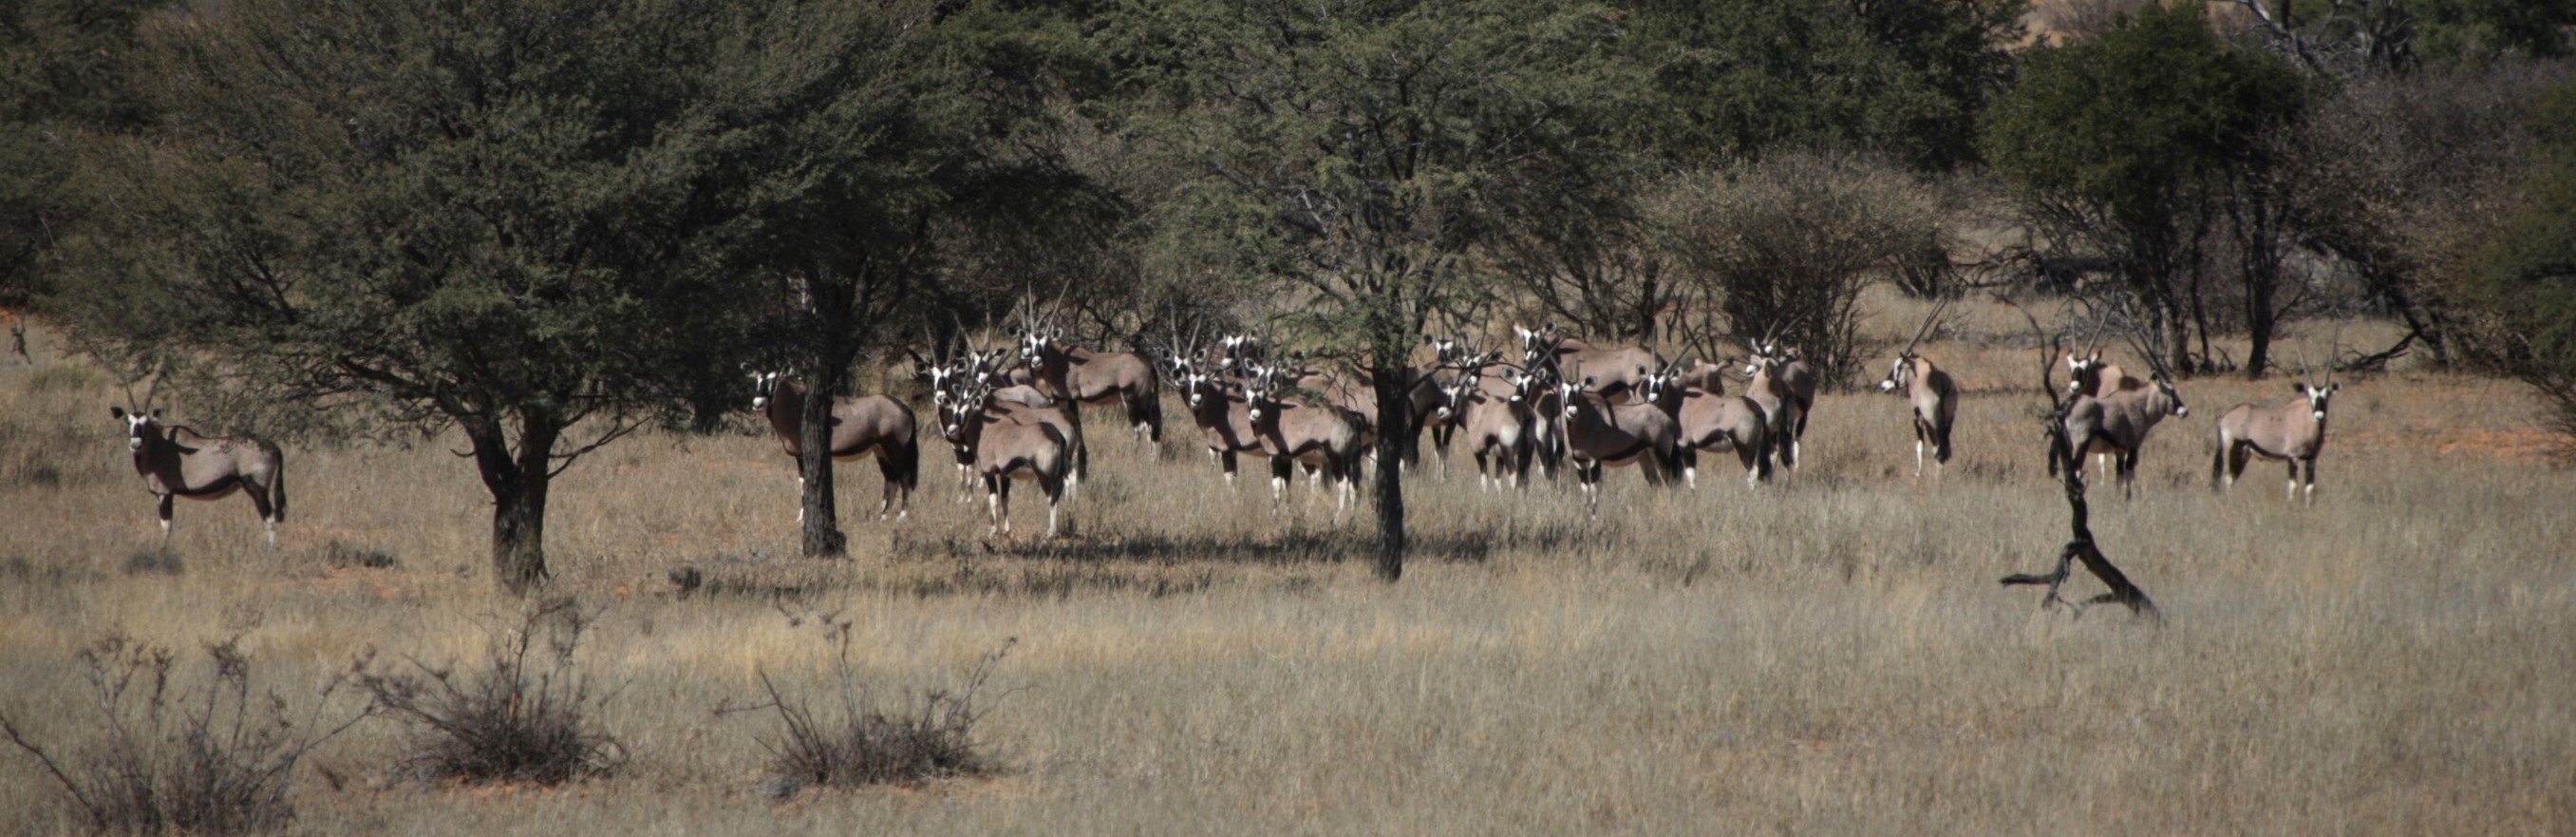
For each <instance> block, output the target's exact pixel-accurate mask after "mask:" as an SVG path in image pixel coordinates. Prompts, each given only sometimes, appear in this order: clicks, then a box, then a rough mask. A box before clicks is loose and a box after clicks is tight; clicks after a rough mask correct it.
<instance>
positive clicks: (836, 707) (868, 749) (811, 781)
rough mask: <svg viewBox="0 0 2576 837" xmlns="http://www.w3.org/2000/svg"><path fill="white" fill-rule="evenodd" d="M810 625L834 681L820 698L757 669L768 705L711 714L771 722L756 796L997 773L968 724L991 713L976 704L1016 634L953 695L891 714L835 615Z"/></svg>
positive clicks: (927, 697)
mask: <svg viewBox="0 0 2576 837" xmlns="http://www.w3.org/2000/svg"><path fill="white" fill-rule="evenodd" d="M790 619H791V621H796V622H802V621H804V617H795V616H791V617H790ZM815 621H816V622H818V623H819V624H820V626H821V628H822V637H823V642H824V643H825V644H827V645H829V646H830V647H831V649H832V653H833V666H832V675H833V679H832V681H831V682H830V683H827V684H825V685H824V686H823V688H822V689H820V690H819V691H820V692H821V694H820V695H818V696H811V697H809V696H799V695H792V694H789V693H788V692H787V691H786V690H783V689H780V688H779V687H778V683H777V682H776V681H774V680H772V679H770V677H769V673H768V672H767V671H763V672H761V673H760V687H761V690H762V691H763V693H764V694H765V696H766V698H767V699H766V700H764V701H762V702H760V703H756V704H750V705H746V706H734V705H727V706H720V707H717V709H716V712H717V714H719V715H723V714H732V713H737V712H764V711H765V712H770V713H774V714H775V715H776V716H777V718H778V721H779V735H778V736H777V737H776V738H774V739H763V740H761V741H760V746H761V747H762V748H763V749H766V750H768V751H769V756H770V758H769V774H770V775H769V778H768V779H767V780H766V781H764V782H763V783H762V785H761V790H762V792H763V793H765V794H767V795H769V796H771V797H775V798H786V797H791V796H794V795H796V794H797V793H798V792H799V791H802V790H804V789H805V788H807V787H812V786H821V787H831V788H854V787H864V786H867V785H883V784H905V783H914V782H924V781H929V780H933V779H946V778H954V777H959V776H979V775H985V774H989V773H991V772H993V771H995V770H997V769H998V768H999V767H1000V765H999V764H998V763H997V762H996V761H995V760H994V759H993V757H992V756H991V755H989V754H988V753H987V752H985V747H984V745H983V744H982V743H981V742H978V741H977V740H976V739H975V725H976V723H978V722H979V721H981V720H983V718H984V714H985V712H987V711H988V705H987V704H983V703H978V699H979V698H980V697H981V696H982V695H983V694H984V689H985V686H986V684H988V683H989V682H990V681H991V680H992V677H993V670H994V668H996V667H997V666H999V665H1000V664H1001V662H1002V658H1003V656H1005V655H1007V654H1009V653H1010V651H1011V647H1012V646H1013V645H1016V644H1017V643H1018V642H1019V640H1018V638H1016V637H1015V638H1012V639H1009V640H1005V641H1004V642H1003V643H1002V646H1001V647H1000V648H996V649H994V650H992V651H991V652H988V653H986V654H985V655H984V656H983V657H982V658H980V659H978V660H977V661H976V663H975V665H974V666H973V667H972V668H969V669H968V670H967V672H966V678H965V682H964V684H963V685H962V686H960V687H959V688H958V689H956V690H954V691H949V690H945V689H932V690H930V691H928V692H925V693H923V694H922V695H921V696H920V698H919V699H917V700H913V701H907V702H906V703H907V705H904V706H901V707H898V708H895V709H892V710H889V709H887V708H885V707H884V706H882V705H880V704H879V703H878V701H877V699H876V695H875V693H874V690H873V689H872V688H871V687H870V684H869V683H868V682H867V680H866V679H865V678H864V677H861V676H860V675H859V674H858V672H857V670H856V668H855V667H854V666H853V665H852V664H851V662H850V622H849V621H848V620H846V619H843V618H841V617H840V616H839V614H837V613H835V614H829V615H824V616H821V617H818V618H816V619H815Z"/></svg>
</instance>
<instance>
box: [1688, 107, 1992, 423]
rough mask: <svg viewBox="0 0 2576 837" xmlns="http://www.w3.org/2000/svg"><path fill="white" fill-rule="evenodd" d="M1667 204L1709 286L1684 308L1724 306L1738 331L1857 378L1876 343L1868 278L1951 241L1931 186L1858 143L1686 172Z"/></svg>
mask: <svg viewBox="0 0 2576 837" xmlns="http://www.w3.org/2000/svg"><path fill="white" fill-rule="evenodd" d="M1659 211H1660V214H1661V215H1662V219H1661V225H1662V226H1663V227H1664V228H1665V229H1666V230H1668V242H1669V243H1670V245H1671V247H1672V248H1673V252H1674V254H1675V256H1676V257H1677V258H1678V259H1679V260H1680V262H1681V263H1682V265H1684V266H1685V268H1686V269H1687V271H1688V272H1689V274H1690V275H1689V276H1688V278H1687V279H1686V281H1688V282H1691V283H1693V284H1695V285H1696V286H1697V289H1698V290H1697V293H1698V295H1699V296H1700V297H1701V299H1700V300H1696V301H1694V302H1693V304H1690V305H1686V306H1685V307H1684V310H1692V311H1699V312H1703V313H1702V316H1707V315H1709V314H1716V313H1723V314H1724V315H1725V319H1726V328H1725V330H1726V331H1729V332H1732V333H1733V334H1735V335H1736V336H1737V337H1739V338H1755V337H1760V336H1762V335H1764V334H1773V335H1774V336H1776V337H1777V338H1778V339H1779V340H1780V341H1781V342H1782V343H1784V344H1786V345H1788V346H1792V347H1795V348H1797V349H1799V350H1801V351H1803V352H1804V353H1805V355H1806V358H1807V361H1808V363H1810V364H1811V365H1813V366H1815V368H1816V371H1817V373H1818V374H1819V375H1821V376H1823V378H1824V380H1825V381H1826V382H1828V383H1831V384H1835V385H1840V384H1842V383H1845V382H1847V381H1849V380H1851V379H1852V376H1853V374H1854V372H1855V371H1856V370H1858V369H1859V367H1860V366H1861V364H1862V362H1863V361H1864V360H1865V359H1866V358H1867V356H1868V355H1869V353H1870V350H1871V347H1870V346H1868V345H1864V338H1863V333H1862V330H1861V327H1860V293H1861V289H1862V288H1864V287H1867V286H1868V284H1869V283H1870V282H1871V281H1872V280H1874V279H1876V278H1878V277H1880V276H1881V275H1882V274H1885V273H1887V272H1890V271H1894V272H1897V273H1900V274H1901V273H1903V272H1904V271H1903V268H1904V266H1906V265H1910V264H1919V263H1921V262H1922V261H1924V259H1925V254H1926V252H1927V251H1929V250H1939V249H1942V248H1941V245H1940V242H1941V241H1942V236H1943V232H1942V228H1941V212H1940V208H1939V206H1938V202H1937V201H1936V200H1934V198H1933V195H1932V190H1931V189H1930V188H1929V187H1927V186H1926V185H1924V184H1923V183H1921V182H1919V181H1918V180H1917V179H1916V178H1915V177H1914V176H1913V175H1911V174H1908V173H1906V172H1905V171H1903V170H1902V169H1899V168H1896V167H1895V166H1892V165H1889V164H1887V163H1884V162H1881V161H1877V160H1872V159H1868V158H1863V157H1856V156H1850V155H1825V154H1787V155H1782V156H1779V157H1775V158H1771V159H1769V160H1765V161H1763V162H1760V163H1754V164H1750V165H1745V166H1741V167H1737V168H1733V169H1729V170H1726V171H1720V172H1714V173H1706V174H1701V175H1696V176H1690V177H1686V178H1685V179H1684V181H1683V182H1682V184H1681V188H1678V189H1674V190H1672V192H1671V194H1670V197H1669V199H1668V200H1667V201H1666V202H1665V203H1664V205H1663V206H1662V207H1659ZM1944 259H1945V260H1946V256H1945V257H1944ZM1711 302H1713V303H1714V304H1709V303H1711ZM1715 326H1716V324H1715V323H1713V322H1711V323H1703V324H1699V325H1698V327H1695V328H1694V327H1686V328H1685V329H1683V330H1685V331H1698V332H1701V333H1703V334H1708V333H1715V332H1716V331H1717V330H1718V329H1717V328H1715ZM1698 348H1699V349H1700V350H1701V351H1703V352H1705V351H1710V350H1712V349H1717V348H1723V347H1715V346H1702V347H1698Z"/></svg>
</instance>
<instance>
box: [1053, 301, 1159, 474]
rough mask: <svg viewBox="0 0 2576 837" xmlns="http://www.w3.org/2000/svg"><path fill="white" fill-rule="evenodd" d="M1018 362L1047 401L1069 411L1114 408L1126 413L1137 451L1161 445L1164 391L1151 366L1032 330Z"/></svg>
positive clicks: (1131, 356)
mask: <svg viewBox="0 0 2576 837" xmlns="http://www.w3.org/2000/svg"><path fill="white" fill-rule="evenodd" d="M1020 359H1021V360H1023V361H1026V362H1027V363H1028V365H1029V373H1030V377H1032V378H1033V379H1034V380H1033V381H1032V382H1031V383H1033V384H1035V385H1036V386H1037V388H1038V391H1039V392H1043V393H1046V395H1047V397H1048V398H1053V399H1056V400H1058V401H1067V402H1071V403H1070V404H1068V405H1067V408H1068V409H1078V408H1081V407H1098V406H1103V405H1108V404H1117V405H1119V406H1120V407H1121V408H1123V409H1124V410H1125V411H1126V413H1127V423H1128V426H1129V427H1131V428H1133V429H1134V430H1135V431H1136V441H1137V444H1138V445H1139V446H1140V447H1151V446H1154V445H1158V444H1160V443H1161V442H1162V441H1163V397H1162V388H1161V385H1160V383H1159V382H1158V381H1156V379H1155V375H1154V364H1153V363H1152V362H1150V361H1147V360H1146V359H1145V358H1144V357H1143V356H1141V355H1138V354H1136V353H1134V352H1095V351H1092V350H1090V349H1085V348H1082V347H1080V346H1076V345H1073V344H1072V343H1069V342H1066V341H1065V339H1064V334H1063V333H1062V332H1060V331H1052V330H1047V331H1030V332H1028V333H1027V334H1025V335H1023V336H1022V337H1021V339H1020Z"/></svg>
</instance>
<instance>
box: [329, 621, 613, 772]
mask: <svg viewBox="0 0 2576 837" xmlns="http://www.w3.org/2000/svg"><path fill="white" fill-rule="evenodd" d="M589 623H590V614H587V613H584V612H583V611H582V610H581V608H580V607H579V606H578V605H577V604H576V603H575V602H574V601H573V600H572V599H570V598H556V599H548V600H545V601H542V602H539V603H537V604H535V605H533V606H531V607H529V608H528V609H526V610H525V611H524V612H523V613H522V614H521V615H520V620H519V624H518V625H517V626H515V627H512V628H508V629H504V630H501V631H498V632H497V635H496V636H494V637H493V638H492V640H491V645H490V650H489V652H488V653H489V657H490V658H489V660H488V661H486V662H485V663H484V664H483V665H482V666H481V667H480V668H479V670H476V671H472V672H464V673H460V672H458V671H457V670H456V668H455V667H454V666H452V665H450V666H443V667H439V666H431V665H429V664H427V663H424V662H421V661H420V660H418V659H409V660H408V662H410V663H411V670H410V671H408V672H403V673H390V672H386V673H379V672H369V673H366V674H365V675H363V676H361V677H360V678H359V681H358V683H359V685H360V686H361V687H362V688H364V689H366V691H367V693H368V694H369V695H370V696H372V697H374V698H375V701H376V703H377V705H378V706H379V707H380V708H381V711H383V712H384V713H385V714H386V715H387V716H389V717H391V718H393V719H394V720H396V721H400V722H402V724H403V725H404V726H406V727H408V728H409V733H410V734H409V736H408V739H407V740H408V747H407V750H406V752H405V754H404V756H403V766H405V767H407V768H409V769H410V771H411V772H412V773H413V774H414V775H417V776H419V777H421V778H425V779H460V780H465V781H514V782H534V783H537V784H544V785H552V784H558V783H561V782H564V781H567V780H571V779H575V778H582V777H588V776H600V775H606V774H608V773H610V772H613V771H614V770H615V769H616V768H617V766H618V765H619V764H620V763H621V762H623V761H624V756H625V748H624V747H623V746H621V745H619V744H618V742H617V739H616V738H614V737H612V736H610V735H609V734H608V733H606V732H602V731H600V730H599V729H598V728H597V727H596V726H595V725H594V724H593V723H592V714H593V713H594V712H595V711H596V710H598V708H599V707H600V705H601V704H602V703H604V702H605V701H606V700H607V697H608V696H606V695H595V694H593V692H592V691H591V687H590V682H589V680H588V679H587V678H584V677H582V676H581V675H580V674H579V673H577V672H575V671H574V668H573V652H574V651H575V650H577V649H578V648H579V647H580V644H581V635H582V631H583V630H584V629H585V628H587V627H588V626H589Z"/></svg>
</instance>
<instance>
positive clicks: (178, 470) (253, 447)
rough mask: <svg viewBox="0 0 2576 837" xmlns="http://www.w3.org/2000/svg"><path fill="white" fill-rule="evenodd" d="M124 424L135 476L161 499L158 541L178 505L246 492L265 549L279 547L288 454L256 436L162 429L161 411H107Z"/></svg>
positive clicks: (167, 531) (167, 533) (166, 534)
mask: <svg viewBox="0 0 2576 837" xmlns="http://www.w3.org/2000/svg"><path fill="white" fill-rule="evenodd" d="M108 412H109V413H110V414H112V415H114V416H115V417H116V418H117V419H118V420H120V421H123V422H125V442H126V447H127V449H129V450H131V451H132V452H133V453H134V473H135V474H136V475H138V476H141V477H142V478H143V488H144V490H146V491H150V492H152V494H153V496H155V497H158V498H160V515H161V537H162V538H163V539H165V540H166V539H168V538H169V537H170V513H171V510H172V507H173V506H175V505H177V503H176V500H177V499H178V498H180V497H186V498H188V499H191V500H204V501H209V502H211V501H215V500H221V499H223V498H226V497H230V496H232V495H233V492H236V491H240V490H242V489H243V488H248V489H250V505H251V508H252V509H255V510H257V511H258V512H259V522H260V524H261V525H262V526H264V527H266V528H267V530H268V545H270V546H276V545H277V524H278V523H279V522H281V521H284V520H285V519H286V454H285V453H283V452H281V451H279V450H278V449H277V446H276V445H272V444H269V443H268V442H266V441H264V440H262V439H260V438H259V437H256V436H247V435H244V436H205V435H200V434H199V433H197V431H194V430H190V429H188V428H186V427H177V426H172V427H164V426H163V425H162V424H161V411H159V410H153V411H152V412H150V413H145V412H142V411H140V410H136V411H131V412H129V411H127V410H126V409H125V408H123V407H109V408H108Z"/></svg>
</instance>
